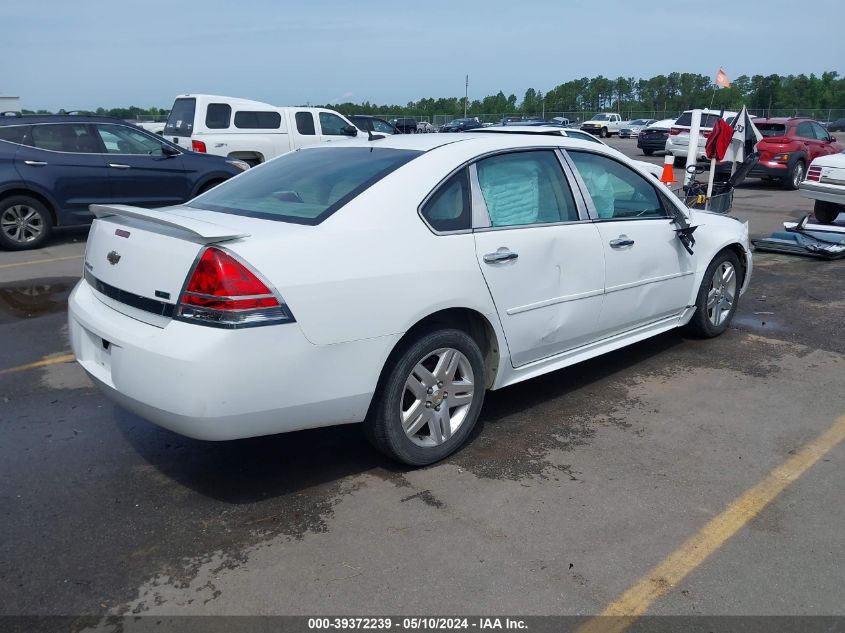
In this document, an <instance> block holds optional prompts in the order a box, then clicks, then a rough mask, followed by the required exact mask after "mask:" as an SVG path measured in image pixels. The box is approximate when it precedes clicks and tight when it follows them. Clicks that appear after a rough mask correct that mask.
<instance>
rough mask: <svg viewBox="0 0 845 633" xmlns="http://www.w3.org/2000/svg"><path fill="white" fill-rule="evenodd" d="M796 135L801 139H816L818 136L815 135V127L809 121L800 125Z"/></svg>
mask: <svg viewBox="0 0 845 633" xmlns="http://www.w3.org/2000/svg"><path fill="white" fill-rule="evenodd" d="M795 133H796V134H797V135H798V136H800V137H801V138H813V139H814V138H816V135H815V134H814V133H813V126H812V125H810V123H809V122H807V121H804V122H803V123H799V124H798V129H797V130H795Z"/></svg>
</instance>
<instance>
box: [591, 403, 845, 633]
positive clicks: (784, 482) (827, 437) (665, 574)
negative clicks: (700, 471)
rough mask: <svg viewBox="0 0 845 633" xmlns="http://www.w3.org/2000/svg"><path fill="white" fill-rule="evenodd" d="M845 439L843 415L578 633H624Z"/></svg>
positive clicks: (844, 416) (736, 500)
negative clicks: (655, 602)
mask: <svg viewBox="0 0 845 633" xmlns="http://www.w3.org/2000/svg"><path fill="white" fill-rule="evenodd" d="M843 439H845V415H843V416H841V417H839V418H837V419H836V421H835V422H834V423H833V425H832V426H830V427H829V428H828V429H827V430H826V431H825V432H824V433H822V434H821V435H819V436H818V437H817V438H816V439H814V440H813V441H811V442H810V443H809V444H805V445H804V446H803V447H802V448H800V449H799V450H798V451H796V452H795V453H794V454H793V455H792V456H791V457H790V458H789V459H787V460H786V461H785V462H783V463H782V464H781V465H780V466H778V467H776V468H775V469H774V470H772V471H771V472H770V473H769V474H768V475H767V476H766V478H765V479H763V480H762V481H761V482H760V483H758V484H757V485H755V486H754V487H753V488H750V489H749V490H747V491H746V492H745V493H743V494H742V495H741V496H739V497H738V498H737V499H735V500H734V501H733V502H731V503H730V505H728V507H727V508H725V509H724V510H723V511H722V512H721V514H719V515H718V516H716V517H714V518H713V519H711V520H710V521H709V522H708V523H707V524H706V525H705V526H704V527H703V528H701V530H699V531H698V532H697V533H696V534H694V535H693V536H692V537H690V538H689V539H688V540H687V541H686V543H684V544H683V545H681V546H680V547H679V548H678V549H676V550H675V551H674V552H672V553H671V554H670V555H669V556H668V557H667V558H666V559H664V560H663V562H661V563H660V564H658V565H657V566H656V567H655V568H654V569H652V570H651V571H650V572H648V573H647V574H646V575H645V576H643V577H642V578H641V579H640V580H639V581H638V582H637V583H636V584H635V585H634V586H632V587H631V588H630V589H628V590H627V591H626V592H625V593H623V594H622V595H621V596H620V597H619V598H617V599H616V600H614V601H613V602H611V603H610V604H609V605H608V606H607V608H605V610H604V611H603V612H602V613H601V614H600V615H599V616H597V617H595V618H592V619H590V620H588V621H587V622H585V623H584V624H583V625H582V626H581V627H579V628H578V630H577V631H576V633H621V632H622V631H624V630H625V629H627V628H628V627H629V626H631V624H633V622H634V621H635V620H636V619H637V618H638V617H640V616H641V615H643V614H644V613H645V612H646V611H647V610H648V608H649V607H650V606H651V605H652V604H653V603H654V601H655V600H657V599H658V598H660V597H661V596H663V595H665V594H667V593H668V592H669V591H671V590H672V589H673V588H674V587H676V586H677V585H678V583H680V582H681V581H682V580H683V579H684V578H685V577H686V576H687V575H688V574H689V573H690V572H692V571H693V570H695V569H696V568H697V567H698V566H699V565H701V563H703V562H704V561H705V560H706V559H707V557H708V556H710V555H711V554H712V553H713V552H715V551H716V550H718V549H719V548H720V547H721V546H722V545H723V544H724V543H725V541H727V540H728V539H729V538H730V537H731V536H733V535H734V534H736V533H737V532H738V531H739V530H740V528H742V527H743V526H744V525H746V524H747V523H748V522H749V521H751V520H752V519H753V518H754V517H755V516H757V515H758V514H759V513H760V511H761V510H763V508H765V507H766V506H767V505H768V504H769V503H771V502H772V501H773V500H774V499H775V498H776V497H777V496H778V495H779V494H780V493H782V492H783V491H784V489H786V487H787V486H788V485H789V484H791V483H792V482H793V481H795V480H796V479H798V478H799V477H801V475H803V474H804V473H805V472H806V471H807V470H808V469H809V468H810V467H811V466H813V464H815V463H816V462H817V461H819V460H820V459H821V458H822V457H824V456H825V455H826V454H827V453H828V452H829V451H830V450H831V449H832V448H833V447H834V446H836V445H837V444H839V442H841V441H842V440H843ZM608 616H611V617H608Z"/></svg>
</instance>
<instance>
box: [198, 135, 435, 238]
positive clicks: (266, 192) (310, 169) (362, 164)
mask: <svg viewBox="0 0 845 633" xmlns="http://www.w3.org/2000/svg"><path fill="white" fill-rule="evenodd" d="M421 153H422V152H418V151H412V150H399V149H391V148H386V147H381V148H378V147H314V148H308V149H302V150H298V151H296V152H291V153H290V154H285V155H284V156H281V157H279V158H277V159H275V160H273V161H270V162H269V163H267V164H265V165H261V166H260V167H257V168H255V169H250V170H249V171H247V172H246V173H244V174H242V175H241V176H239V177H238V178H235V179H234V180H231V181H229V182H225V183H223V184H221V185H218V186H217V187H215V188H214V189H212V190H211V191H209V192H208V193H206V194H204V195H202V196H200V197H198V198H196V199H194V200H192V201H191V202H189V203H188V206H190V207H195V208H198V209H208V210H209V211H219V212H221V213H232V214H234V215H245V216H247V217H251V218H262V219H266V220H278V221H281V222H292V223H294V224H311V225H313V224H319V223H320V222H322V221H323V220H325V219H326V218H327V217H329V216H330V215H331V214H332V213H334V212H335V211H337V210H338V209H340V208H341V207H342V206H343V205H345V204H346V203H347V202H349V201H350V200H352V199H353V198H355V197H356V196H358V195H359V194H360V193H361V192H363V191H365V190H366V189H368V188H369V187H371V186H372V185H373V184H375V183H376V182H378V181H379V180H381V179H382V178H384V177H385V176H387V175H388V174H389V173H390V172H392V171H394V170H395V169H398V168H399V167H401V166H402V165H404V164H405V163H407V162H408V161H410V160H412V159H413V158H415V157H417V156H419V155H420V154H421Z"/></svg>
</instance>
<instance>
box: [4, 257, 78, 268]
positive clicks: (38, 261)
mask: <svg viewBox="0 0 845 633" xmlns="http://www.w3.org/2000/svg"><path fill="white" fill-rule="evenodd" d="M83 257H84V255H69V256H68V257H54V258H53V259H35V260H32V261H28V262H14V263H13V264H0V268H15V267H16V266H29V265H30V264H49V263H50V262H64V261H67V260H69V259H82V258H83Z"/></svg>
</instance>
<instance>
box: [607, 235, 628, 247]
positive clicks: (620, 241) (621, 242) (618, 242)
mask: <svg viewBox="0 0 845 633" xmlns="http://www.w3.org/2000/svg"><path fill="white" fill-rule="evenodd" d="M633 245H634V240H632V239H631V238H630V237H628V236H627V235H620V236H619V237H617V238H616V239H615V240H610V248H627V247H628V246H633Z"/></svg>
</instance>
